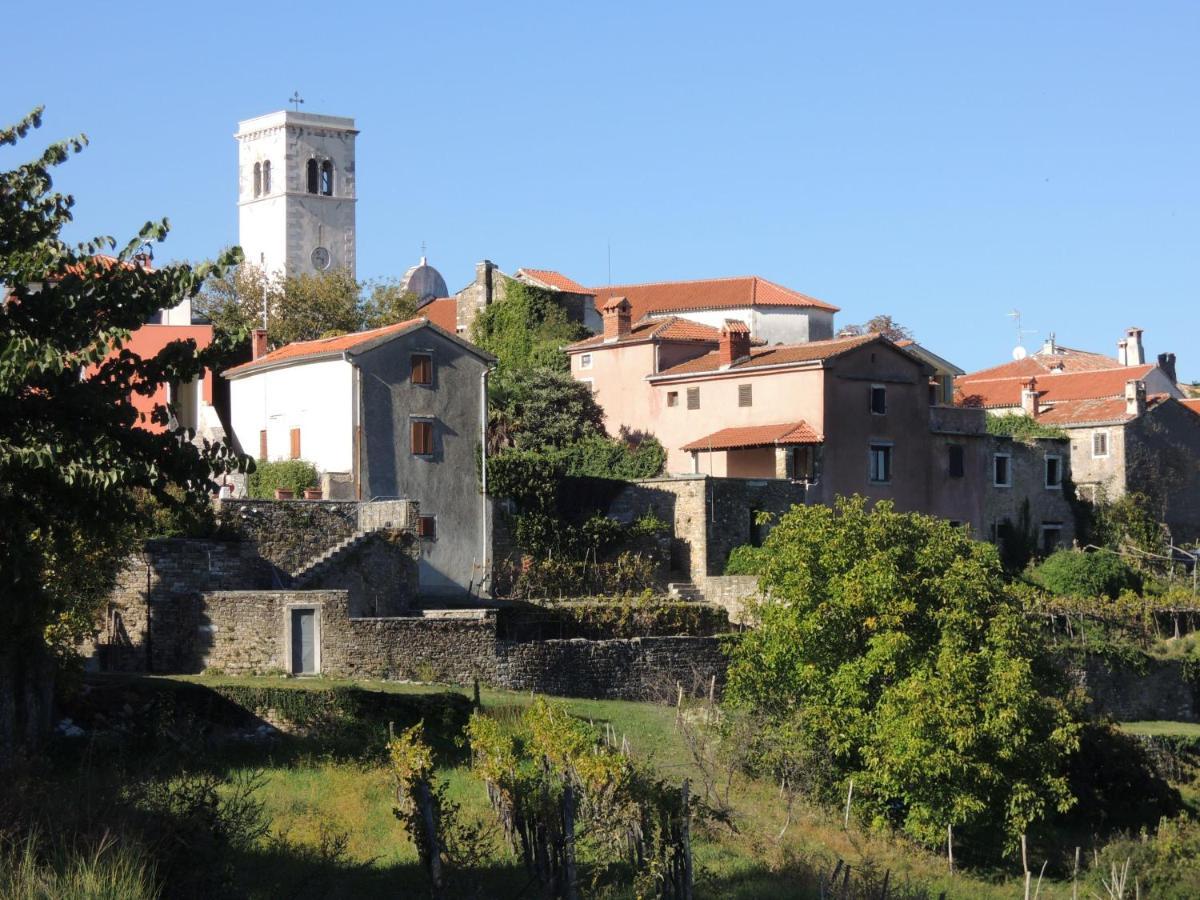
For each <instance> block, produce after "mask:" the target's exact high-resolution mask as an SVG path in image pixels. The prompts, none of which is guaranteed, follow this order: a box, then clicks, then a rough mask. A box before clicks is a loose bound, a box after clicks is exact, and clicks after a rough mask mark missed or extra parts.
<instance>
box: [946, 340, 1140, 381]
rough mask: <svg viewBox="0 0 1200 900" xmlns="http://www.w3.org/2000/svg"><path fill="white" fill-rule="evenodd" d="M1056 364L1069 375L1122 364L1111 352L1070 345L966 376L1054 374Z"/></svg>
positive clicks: (1016, 376)
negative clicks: (1072, 347)
mask: <svg viewBox="0 0 1200 900" xmlns="http://www.w3.org/2000/svg"><path fill="white" fill-rule="evenodd" d="M1056 366H1061V367H1062V368H1061V373H1062V374H1064V375H1070V374H1074V373H1077V372H1098V371H1102V370H1105V369H1119V368H1123V367H1122V366H1121V364H1120V363H1119V362H1118V361H1117V360H1115V359H1113V358H1112V357H1111V356H1105V355H1104V354H1102V353H1092V352H1090V351H1088V350H1072V349H1071V348H1070V347H1058V348H1057V352H1056V353H1043V352H1041V351H1040V350H1039V351H1038V352H1037V353H1032V354H1030V355H1029V356H1027V357H1025V358H1024V359H1016V360H1013V361H1012V362H1006V363H1002V364H1001V365H998V366H992V367H991V368H989V369H980V370H979V371H978V372H972V373H970V374H969V375H967V376H965V377H967V378H1019V377H1028V376H1030V375H1051V374H1054V370H1055V367H1056Z"/></svg>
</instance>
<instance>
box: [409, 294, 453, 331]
mask: <svg viewBox="0 0 1200 900" xmlns="http://www.w3.org/2000/svg"><path fill="white" fill-rule="evenodd" d="M417 314H418V315H421V316H424V317H425V318H426V319H428V320H429V321H430V322H432V323H433V324H434V325H436V326H437V327H438V328H445V329H446V330H447V331H448V332H450V333H451V334H454V333H455V332H456V331H457V330H458V301H456V300H455V299H454V298H453V297H437V298H435V299H433V300H430V301H429V302H428V303H426V304H425V305H424V306H422V307H421V308H420V309H418V310H417Z"/></svg>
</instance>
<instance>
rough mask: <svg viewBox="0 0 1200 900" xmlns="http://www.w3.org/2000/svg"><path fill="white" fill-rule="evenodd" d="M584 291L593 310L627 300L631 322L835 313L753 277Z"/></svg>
mask: <svg viewBox="0 0 1200 900" xmlns="http://www.w3.org/2000/svg"><path fill="white" fill-rule="evenodd" d="M587 290H588V292H589V293H591V294H595V296H596V308H597V309H603V308H604V304H605V303H606V302H607V301H608V300H609V298H611V297H626V298H628V299H629V302H630V304H632V306H633V316H634V318H635V319H640V318H642V317H643V316H645V315H647V314H648V313H658V312H681V311H683V310H695V309H736V308H739V307H747V306H797V307H809V308H813V309H823V310H828V311H829V312H837V307H836V306H831V305H830V304H828V303H825V302H824V301H822V300H817V299H816V298H815V297H809V296H808V295H806V294H801V293H800V292H799V291H793V290H791V289H790V288H785V287H784V286H783V285H779V284H775V282H773V281H767V280H766V279H765V278H759V277H758V276H757V275H746V276H742V277H738V278H709V279H703V280H700V281H662V282H655V283H651V284H627V285H605V286H604V287H593V288H588V289H587Z"/></svg>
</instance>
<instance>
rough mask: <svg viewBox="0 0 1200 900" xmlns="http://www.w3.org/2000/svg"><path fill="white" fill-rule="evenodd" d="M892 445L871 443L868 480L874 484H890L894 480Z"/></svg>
mask: <svg viewBox="0 0 1200 900" xmlns="http://www.w3.org/2000/svg"><path fill="white" fill-rule="evenodd" d="M892 449H893V448H892V445H891V444H890V443H889V444H885V443H875V444H871V445H870V448H869V450H868V454H867V456H868V461H869V469H868V473H867V474H868V480H870V481H871V482H872V483H874V484H888V483H890V482H891V480H892Z"/></svg>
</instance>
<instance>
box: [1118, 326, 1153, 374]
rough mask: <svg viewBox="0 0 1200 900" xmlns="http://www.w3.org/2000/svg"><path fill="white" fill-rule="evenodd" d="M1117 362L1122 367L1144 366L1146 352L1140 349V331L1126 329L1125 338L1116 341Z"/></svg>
mask: <svg viewBox="0 0 1200 900" xmlns="http://www.w3.org/2000/svg"><path fill="white" fill-rule="evenodd" d="M1117 362H1119V363H1120V364H1121V365H1123V366H1141V365H1145V363H1146V351H1145V350H1144V349H1143V348H1142V329H1140V328H1130V329H1127V330H1126V332H1125V337H1124V338H1122V339H1121V340H1119V341H1117Z"/></svg>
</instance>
